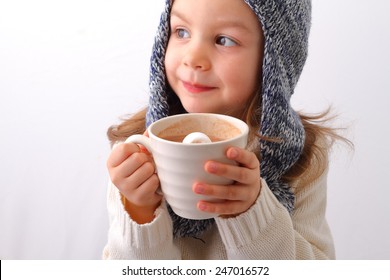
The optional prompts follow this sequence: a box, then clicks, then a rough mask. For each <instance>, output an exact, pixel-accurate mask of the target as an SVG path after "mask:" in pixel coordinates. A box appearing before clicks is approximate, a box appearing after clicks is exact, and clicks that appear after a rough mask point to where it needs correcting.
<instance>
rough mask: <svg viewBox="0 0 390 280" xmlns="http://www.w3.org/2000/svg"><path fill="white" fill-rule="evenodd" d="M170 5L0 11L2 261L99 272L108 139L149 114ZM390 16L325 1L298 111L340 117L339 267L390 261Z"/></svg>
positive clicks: (352, 0) (336, 186)
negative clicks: (93, 266)
mask: <svg viewBox="0 0 390 280" xmlns="http://www.w3.org/2000/svg"><path fill="white" fill-rule="evenodd" d="M163 2H164V1H163V0H144V1H130V0H127V1H125V0H114V1H103V0H94V1H93V0H68V1H59V0H51V1H49V0H47V1H44V0H35V1H27V0H25V1H23V0H0V133H1V134H0V136H1V137H0V259H100V258H101V251H102V248H103V246H104V244H105V241H106V238H107V230H108V221H107V213H106V204H105V194H106V184H107V179H108V174H107V171H106V169H105V161H106V158H107V156H108V154H109V144H108V141H107V139H106V135H105V133H106V129H107V128H108V126H109V125H111V124H113V123H118V122H119V118H120V117H123V116H124V115H126V114H129V113H133V112H135V111H137V110H138V109H140V108H141V107H142V106H144V105H146V103H147V98H148V75H149V73H148V69H149V56H150V51H151V46H152V42H153V37H154V34H155V30H156V27H157V23H158V20H159V15H160V12H161V10H162V6H163ZM389 9H390V4H389V2H388V1H386V0H372V1H367V0H342V1H340V0H313V20H312V32H311V39H310V50H309V51H310V53H309V58H308V61H307V64H306V68H305V69H304V72H303V75H302V78H301V80H300V82H299V84H298V87H297V89H296V94H295V95H294V97H293V104H294V107H295V108H296V109H298V110H304V111H306V112H318V111H321V110H324V109H326V108H327V107H328V106H329V105H332V106H333V108H334V110H335V112H337V113H338V114H339V118H338V119H337V121H336V122H335V125H337V126H343V127H344V126H346V127H348V130H346V132H345V135H346V136H348V137H349V138H350V139H351V140H352V141H353V142H354V144H355V150H354V151H346V150H345V147H343V146H337V147H335V149H334V151H333V153H332V157H331V160H332V161H331V170H330V175H329V200H328V202H329V203H328V220H329V223H330V225H331V227H332V230H333V234H334V239H335V243H336V249H337V257H338V259H390V238H389V236H390V218H389V215H390V203H389V198H390V184H389V179H388V176H389V173H390V157H389V156H390V153H389V152H390V148H389V144H388V137H389V128H388V120H389V119H390V113H389V111H390V110H389V109H390V97H389V96H388V94H389V88H390V75H389V74H390V66H389V65H390V55H389V50H390V38H389V37H390V31H389V29H388V27H389V26H390V19H389V17H388V11H389Z"/></svg>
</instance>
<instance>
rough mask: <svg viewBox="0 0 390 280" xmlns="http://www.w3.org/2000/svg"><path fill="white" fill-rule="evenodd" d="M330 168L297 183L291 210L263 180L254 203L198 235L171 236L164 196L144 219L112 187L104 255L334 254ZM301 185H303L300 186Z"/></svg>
mask: <svg viewBox="0 0 390 280" xmlns="http://www.w3.org/2000/svg"><path fill="white" fill-rule="evenodd" d="M326 178H327V170H326V171H325V172H324V173H323V174H322V175H321V176H320V177H319V178H318V179H316V180H315V181H313V182H311V183H309V184H307V185H305V182H304V181H305V180H304V179H302V180H300V181H299V182H297V184H296V185H295V186H296V187H297V190H298V191H297V192H296V193H295V195H296V202H295V210H294V211H293V213H292V215H290V214H289V213H288V212H287V210H286V208H285V207H283V206H282V205H281V204H280V203H279V202H278V201H277V199H276V198H275V196H274V195H273V193H272V192H271V190H270V189H269V188H268V186H267V183H266V182H265V181H264V180H263V181H262V189H261V193H260V195H259V197H258V199H257V201H256V203H255V204H254V205H253V206H252V207H251V208H250V209H249V210H248V211H247V212H245V213H243V214H241V215H239V216H237V217H234V218H216V223H215V225H214V227H213V228H212V229H211V230H209V231H207V232H206V233H205V234H203V236H201V238H200V239H195V238H179V239H173V235H172V222H171V219H170V216H169V213H168V211H167V208H166V205H165V203H164V202H163V203H162V204H161V206H160V207H159V208H158V209H157V210H156V213H155V214H156V217H155V219H154V220H153V221H152V222H151V223H149V224H144V225H139V224H137V223H136V222H134V221H133V220H132V219H131V218H130V217H129V215H128V213H127V212H126V211H125V210H124V207H123V204H122V202H121V195H120V193H119V191H118V189H117V188H116V187H115V186H114V185H113V184H112V183H110V184H109V188H108V197H107V201H108V211H109V219H110V229H109V233H108V242H107V244H106V246H105V247H104V251H103V259H141V260H147V259H156V260H157V259H218V260H223V259H334V258H335V252H334V246H333V239H332V236H331V233H330V230H329V227H328V224H327V221H326V219H325V209H326V197H327V185H326V182H327V181H326ZM300 185H302V186H300Z"/></svg>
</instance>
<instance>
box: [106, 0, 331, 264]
mask: <svg viewBox="0 0 390 280" xmlns="http://www.w3.org/2000/svg"><path fill="white" fill-rule="evenodd" d="M310 15H311V2H310V1H309V0H286V1H275V0H270V1H260V0H211V1H210V0H173V1H171V0H167V1H166V6H165V10H164V12H163V14H162V17H161V23H160V26H159V29H158V33H157V36H156V39H155V44H154V48H153V54H152V59H151V73H150V91H151V93H150V99H149V105H148V107H147V108H146V109H145V110H142V111H141V112H139V113H137V114H136V115H134V116H133V117H132V118H130V119H128V120H126V121H124V122H123V123H122V124H120V125H118V126H113V127H111V128H110V129H109V131H108V136H109V139H110V140H111V142H112V144H113V145H114V146H115V147H114V149H113V151H112V153H111V155H110V156H109V158H108V161H107V166H108V171H109V174H110V178H111V182H112V183H110V186H109V190H108V209H109V215H110V231H109V237H108V242H107V245H106V246H105V248H104V252H103V257H104V258H105V259H333V258H335V252H334V247H333V241H332V236H331V233H330V231H329V228H328V224H327V222H326V219H325V209H326V191H327V190H326V176H327V169H328V162H327V151H328V149H329V147H330V142H332V141H331V140H333V139H334V138H335V137H336V138H337V136H336V134H334V133H333V131H332V130H331V129H328V128H326V127H324V126H321V125H319V124H318V123H319V122H318V120H319V118H310V117H307V116H303V115H298V114H297V113H296V112H295V111H294V110H293V109H292V108H291V105H290V97H291V95H292V94H293V91H294V87H295V85H296V83H297V81H298V78H299V76H300V74H301V71H302V68H303V65H304V63H305V60H306V55H307V48H308V46H307V44H308V35H309V29H310ZM194 112H211V113H219V114H226V115H231V116H234V117H237V118H240V119H242V120H244V121H246V122H247V124H248V125H249V126H250V130H251V133H250V138H249V143H248V146H247V149H239V148H237V147H231V148H229V149H228V150H227V151H226V157H228V158H230V159H233V160H235V161H236V162H237V163H238V166H230V165H226V164H222V163H219V162H213V161H209V162H207V163H206V164H205V166H204V168H205V170H206V171H207V172H210V173H213V174H216V175H218V176H223V177H227V178H229V179H232V180H234V181H235V183H234V184H233V185H231V186H219V185H207V184H204V183H203V182H196V183H194V185H193V191H194V192H195V193H197V194H202V195H206V196H210V197H213V198H218V199H220V200H222V202H218V203H211V202H205V201H199V202H198V205H197V206H198V208H199V210H200V211H205V212H212V213H217V214H218V217H217V218H215V219H209V220H202V221H195V220H188V219H184V218H181V217H178V216H177V215H175V213H174V212H173V211H172V210H171V209H170V207H169V205H168V204H167V203H166V202H165V200H164V198H163V196H162V195H160V194H159V192H157V190H158V188H159V178H158V175H157V174H156V172H155V166H154V163H153V158H152V156H151V155H150V154H149V153H148V152H147V151H146V150H145V149H144V148H143V147H140V146H138V145H136V144H133V143H127V144H124V143H123V142H124V140H125V139H126V138H127V137H128V136H130V135H132V134H136V133H144V131H145V128H146V127H147V126H148V125H150V124H151V123H152V122H154V121H156V120H158V119H160V118H163V117H166V116H169V115H174V114H178V113H194ZM320 117H324V115H323V116H320Z"/></svg>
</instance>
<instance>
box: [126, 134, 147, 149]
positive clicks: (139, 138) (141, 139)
mask: <svg viewBox="0 0 390 280" xmlns="http://www.w3.org/2000/svg"><path fill="white" fill-rule="evenodd" d="M129 142H130V143H135V144H141V145H142V146H145V147H146V149H148V151H149V153H151V154H152V153H153V150H152V146H151V145H150V139H149V137H146V136H145V135H141V134H134V135H131V136H130V137H129V138H127V139H126V141H125V143H129Z"/></svg>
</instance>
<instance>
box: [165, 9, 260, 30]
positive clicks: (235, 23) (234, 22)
mask: <svg viewBox="0 0 390 280" xmlns="http://www.w3.org/2000/svg"><path fill="white" fill-rule="evenodd" d="M171 16H175V17H178V18H179V19H181V20H183V21H185V22H189V20H187V18H186V16H185V15H183V14H182V13H180V12H179V11H176V10H173V9H172V11H171ZM217 22H218V25H220V26H223V27H235V28H240V29H243V30H245V31H247V32H253V30H252V29H251V28H249V27H248V26H246V25H245V24H243V23H242V21H241V20H240V19H239V18H232V19H227V20H226V19H220V20H218V18H217Z"/></svg>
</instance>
